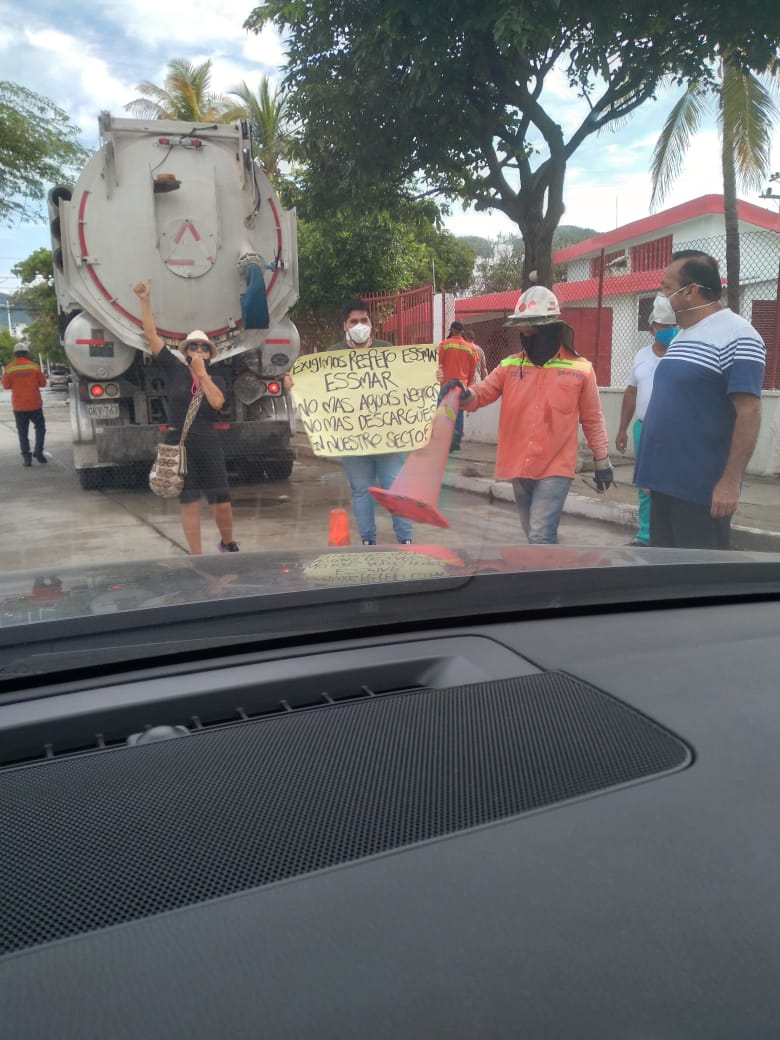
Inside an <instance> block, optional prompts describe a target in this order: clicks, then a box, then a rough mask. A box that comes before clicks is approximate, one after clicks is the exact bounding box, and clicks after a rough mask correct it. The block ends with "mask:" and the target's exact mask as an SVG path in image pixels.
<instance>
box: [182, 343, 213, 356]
mask: <svg viewBox="0 0 780 1040" xmlns="http://www.w3.org/2000/svg"><path fill="white" fill-rule="evenodd" d="M187 350H199V351H200V352H201V353H202V354H210V353H211V347H210V346H209V345H208V343H188V344H187Z"/></svg>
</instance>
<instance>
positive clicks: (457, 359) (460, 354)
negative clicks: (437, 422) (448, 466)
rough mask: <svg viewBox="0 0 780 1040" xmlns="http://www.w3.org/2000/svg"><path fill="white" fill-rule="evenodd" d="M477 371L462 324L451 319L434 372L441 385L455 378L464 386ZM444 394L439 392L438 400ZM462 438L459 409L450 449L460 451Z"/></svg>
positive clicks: (470, 381)
mask: <svg viewBox="0 0 780 1040" xmlns="http://www.w3.org/2000/svg"><path fill="white" fill-rule="evenodd" d="M476 372H477V352H476V350H474V346H473V344H472V343H471V341H470V340H468V339H467V338H466V335H465V330H464V328H463V324H462V323H461V322H459V321H453V323H452V324H451V325H450V331H449V332H448V333H447V338H446V339H445V340H442V342H441V343H440V344H439V368H438V372H437V373H436V374H437V376H438V379H439V382H440V383H441V384H442V386H443V385H444V384H445V383H448V382H450V381H451V380H453V379H455V380H457V381H458V382H460V383H463V384H464V385H465V386H470V385H471V383H473V382H474V379H475V377H476ZM443 396H444V394H443V392H441V393H440V394H439V401H441V399H442V397H443ZM462 438H463V412H461V411H459V412H458V415H457V418H456V420H455V427H454V429H453V431H452V444H451V446H450V451H460V442H461V440H462Z"/></svg>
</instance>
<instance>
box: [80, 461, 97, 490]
mask: <svg viewBox="0 0 780 1040" xmlns="http://www.w3.org/2000/svg"><path fill="white" fill-rule="evenodd" d="M76 472H77V473H78V475H79V484H81V487H82V490H83V491H97V489H98V488H99V487H101V485H102V484H103V473H102V471H101V470H100V469H99V468H97V467H93V468H91V469H80V470H77V471H76Z"/></svg>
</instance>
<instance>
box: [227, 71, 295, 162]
mask: <svg viewBox="0 0 780 1040" xmlns="http://www.w3.org/2000/svg"><path fill="white" fill-rule="evenodd" d="M228 93H230V94H232V95H233V96H234V97H237V98H238V99H239V100H240V101H241V105H240V106H237V108H235V109H233V112H232V115H233V117H234V118H235V117H236V113H237V112H238V114H239V115H240V116H241V117H242V118H244V119H248V120H249V122H250V123H251V125H252V134H253V136H254V139H255V143H256V146H257V155H258V157H259V159H260V162H261V163H262V164H263V167H264V169H265V172H266V174H267V176H268V179H269V180H270V181H271V182H273V181H274V180H275V179H276V178H277V177H278V175H279V163H280V162H281V160H283V159H290V158H291V157H292V153H293V148H294V144H295V136H294V134H293V131H292V129H291V127H290V122H289V118H288V111H289V110H288V105H287V96H286V94H285V93H284V91H282V90H280V89H279V88H274V89H273V90H272V89H271V83H270V80H269V79H268V76H263V78H262V79H261V80H260V85H259V86H258V88H257V91H256V92H254V93H253V92H252V90H250V88H249V87H248V86H247V85H246V83H245V82H242V83H241V85H240V86H238V87H234V88H233V89H232V90H230V91H228Z"/></svg>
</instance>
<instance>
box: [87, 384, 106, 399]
mask: <svg viewBox="0 0 780 1040" xmlns="http://www.w3.org/2000/svg"><path fill="white" fill-rule="evenodd" d="M89 393H90V396H91V397H102V396H103V387H102V386H100V384H99V383H93V384H92V386H91V387H90V388H89Z"/></svg>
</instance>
